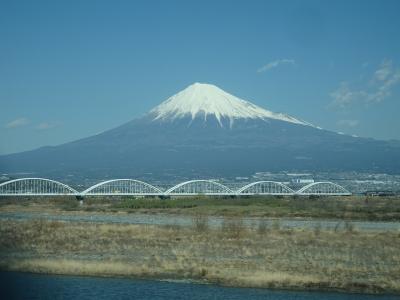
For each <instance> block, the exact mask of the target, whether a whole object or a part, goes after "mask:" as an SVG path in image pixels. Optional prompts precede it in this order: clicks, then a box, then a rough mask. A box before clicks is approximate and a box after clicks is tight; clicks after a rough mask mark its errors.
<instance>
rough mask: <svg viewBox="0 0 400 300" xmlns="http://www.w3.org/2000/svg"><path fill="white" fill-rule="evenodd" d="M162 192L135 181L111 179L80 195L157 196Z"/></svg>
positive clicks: (147, 184) (149, 185) (145, 183)
mask: <svg viewBox="0 0 400 300" xmlns="http://www.w3.org/2000/svg"><path fill="white" fill-rule="evenodd" d="M159 194H162V191H161V190H160V189H159V188H157V187H155V186H153V185H151V184H149V183H147V182H143V181H140V180H136V179H112V180H107V181H102V182H100V183H97V184H95V185H93V186H91V187H90V188H88V189H86V190H84V191H83V192H82V195H159Z"/></svg>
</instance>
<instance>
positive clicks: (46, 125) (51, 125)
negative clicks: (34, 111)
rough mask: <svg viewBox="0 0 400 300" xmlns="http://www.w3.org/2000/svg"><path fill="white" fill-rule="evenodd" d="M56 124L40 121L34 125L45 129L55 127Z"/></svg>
mask: <svg viewBox="0 0 400 300" xmlns="http://www.w3.org/2000/svg"><path fill="white" fill-rule="evenodd" d="M58 125H59V124H58V123H48V122H42V123H40V124H38V125H37V126H36V129H38V130H46V129H51V128H54V127H57V126H58Z"/></svg>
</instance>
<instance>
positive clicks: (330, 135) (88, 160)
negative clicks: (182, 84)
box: [0, 83, 400, 178]
mask: <svg viewBox="0 0 400 300" xmlns="http://www.w3.org/2000/svg"><path fill="white" fill-rule="evenodd" d="M282 170H287V171H320V172H329V171H366V172H387V173H398V172H399V170H400V143H399V142H398V141H378V140H374V139H367V138H358V137H352V136H349V135H343V134H339V133H336V132H332V131H328V130H323V129H321V128H319V127H316V126H314V125H312V124H310V123H308V122H306V121H303V120H301V119H298V118H295V117H292V116H289V115H286V114H281V113H275V112H271V111H269V110H266V109H263V108H261V107H259V106H256V105H254V104H252V103H251V102H248V101H245V100H242V99H239V98H237V97H235V96H233V95H231V94H229V93H227V92H225V91H223V90H222V89H220V88H218V87H216V86H214V85H211V84H201V83H195V84H192V85H190V86H189V87H187V88H186V89H184V90H182V91H181V92H179V93H177V94H176V95H174V96H172V97H170V98H168V99H167V100H166V101H164V102H162V103H161V104H160V105H158V106H156V107H155V108H153V109H152V110H150V111H149V112H148V113H147V114H145V115H144V116H143V117H140V118H137V119H134V120H132V121H130V122H128V123H126V124H123V125H121V126H119V127H117V128H114V129H111V130H108V131H105V132H103V133H100V134H97V135H94V136H91V137H87V138H83V139H80V140H77V141H74V142H70V143H66V144H62V145H58V146H53V147H43V148H39V149H36V150H33V151H27V152H21V153H16V154H10V155H3V156H0V172H2V173H16V172H26V173H33V174H35V175H37V176H52V177H61V176H63V175H66V174H73V175H77V174H79V175H80V176H83V177H86V178H99V177H102V178H104V177H131V178H132V177H136V178H137V177H138V176H139V177H143V176H144V174H152V175H151V176H157V177H168V176H170V175H172V176H182V177H194V176H196V177H200V176H204V177H206V176H207V177H210V176H234V175H238V176H241V175H250V174H253V173H254V172H258V171H282ZM149 176H150V175H149Z"/></svg>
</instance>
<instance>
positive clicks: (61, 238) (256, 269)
mask: <svg viewBox="0 0 400 300" xmlns="http://www.w3.org/2000/svg"><path fill="white" fill-rule="evenodd" d="M399 249H400V233H399V232H365V231H357V230H355V229H354V228H353V227H352V226H351V223H349V224H348V225H347V226H345V228H342V229H338V228H336V229H332V230H325V229H322V228H318V227H317V228H314V229H310V230H306V229H282V228H281V226H280V224H279V222H278V221H277V222H276V223H274V224H272V225H269V224H268V223H259V224H258V226H257V227H255V228H248V227H246V226H244V225H243V221H242V220H241V218H231V217H229V218H228V217H226V218H225V220H224V221H223V223H222V225H221V226H220V227H217V228H214V227H211V226H209V224H208V220H207V218H205V217H204V216H194V217H193V226H192V227H190V226H187V227H180V226H154V225H117V224H95V223H73V222H61V221H45V220H35V221H32V220H31V221H9V220H1V221H0V269H2V270H14V271H29V272H37V273H55V274H75V275H99V276H137V277H154V278H180V279H183V278H187V279H195V280H201V281H206V282H212V283H218V284H223V285H230V286H246V287H269V288H294V289H326V290H344V291H356V292H385V293H400V253H399V251H398V250H399Z"/></svg>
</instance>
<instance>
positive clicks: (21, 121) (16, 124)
mask: <svg viewBox="0 0 400 300" xmlns="http://www.w3.org/2000/svg"><path fill="white" fill-rule="evenodd" d="M27 124H29V120H28V119H27V118H18V119H15V120H13V121H11V122H8V123H7V124H6V125H5V127H6V128H17V127H21V126H25V125H27Z"/></svg>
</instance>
